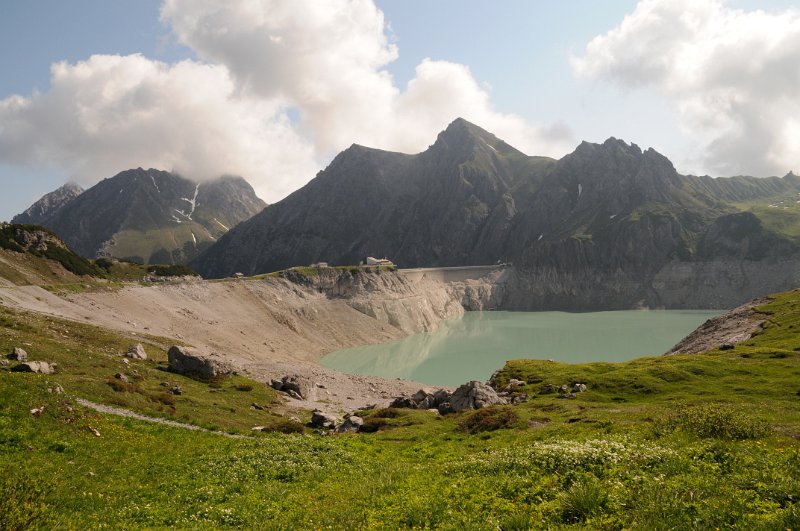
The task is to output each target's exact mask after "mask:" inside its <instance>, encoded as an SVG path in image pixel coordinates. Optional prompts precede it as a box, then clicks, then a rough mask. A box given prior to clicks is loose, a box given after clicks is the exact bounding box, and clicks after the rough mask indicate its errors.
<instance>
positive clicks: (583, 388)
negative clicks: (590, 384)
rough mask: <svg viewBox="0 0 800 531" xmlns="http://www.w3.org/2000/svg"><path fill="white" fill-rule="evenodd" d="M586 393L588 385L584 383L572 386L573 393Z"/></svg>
mask: <svg viewBox="0 0 800 531" xmlns="http://www.w3.org/2000/svg"><path fill="white" fill-rule="evenodd" d="M585 391H586V384H583V383H576V384H575V385H573V386H572V392H573V393H583V392H585Z"/></svg>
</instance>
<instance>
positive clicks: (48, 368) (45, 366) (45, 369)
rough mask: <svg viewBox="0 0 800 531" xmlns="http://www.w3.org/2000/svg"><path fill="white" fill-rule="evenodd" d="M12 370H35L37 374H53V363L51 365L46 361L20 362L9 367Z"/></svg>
mask: <svg viewBox="0 0 800 531" xmlns="http://www.w3.org/2000/svg"><path fill="white" fill-rule="evenodd" d="M11 370H12V371H13V372H35V373H39V374H53V373H54V372H56V371H55V365H51V364H49V363H47V362H46V361H27V362H25V363H20V364H19V365H16V366H14V367H13V368H12V369H11Z"/></svg>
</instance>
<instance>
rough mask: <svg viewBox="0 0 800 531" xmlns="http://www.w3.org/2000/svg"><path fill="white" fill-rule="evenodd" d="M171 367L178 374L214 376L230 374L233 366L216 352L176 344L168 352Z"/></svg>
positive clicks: (202, 376)
mask: <svg viewBox="0 0 800 531" xmlns="http://www.w3.org/2000/svg"><path fill="white" fill-rule="evenodd" d="M167 357H168V358H169V369H170V370H171V371H172V372H176V373H178V374H186V375H190V376H198V377H200V378H214V377H216V376H229V375H230V374H231V373H232V372H233V367H232V366H231V365H230V364H229V363H228V362H226V361H225V359H224V358H223V357H222V356H220V355H219V354H217V353H214V352H203V351H201V350H199V349H196V348H192V347H178V346H174V347H171V348H170V349H169V351H168V352H167Z"/></svg>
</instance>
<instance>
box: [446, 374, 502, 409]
mask: <svg viewBox="0 0 800 531" xmlns="http://www.w3.org/2000/svg"><path fill="white" fill-rule="evenodd" d="M505 403H506V401H505V400H503V399H502V398H500V397H499V396H497V393H496V392H495V390H494V389H492V388H491V387H489V386H488V385H486V384H485V383H483V382H478V381H472V382H468V383H465V384H464V385H462V386H460V387H459V388H458V389H456V390H455V391H454V392H453V394H452V396H450V411H454V412H455V411H466V410H469V409H481V408H484V407H487V406H494V405H499V404H505Z"/></svg>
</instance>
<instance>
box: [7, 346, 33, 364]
mask: <svg viewBox="0 0 800 531" xmlns="http://www.w3.org/2000/svg"><path fill="white" fill-rule="evenodd" d="M6 357H7V358H8V359H10V360H15V361H28V353H27V352H25V351H24V350H22V349H21V348H19V347H14V348H13V349H12V350H11V354H9V355H8V356H6Z"/></svg>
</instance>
